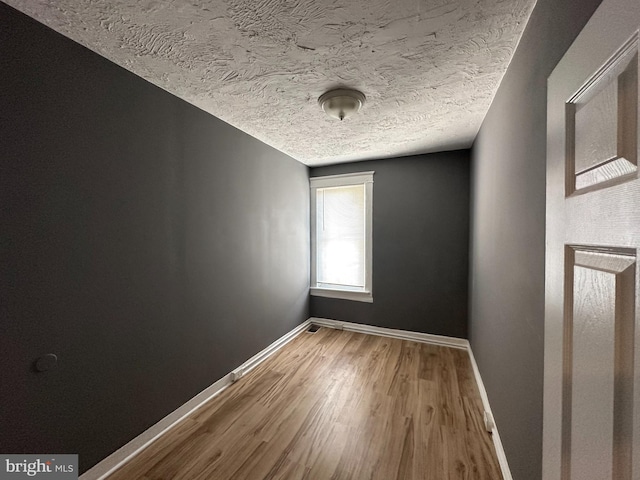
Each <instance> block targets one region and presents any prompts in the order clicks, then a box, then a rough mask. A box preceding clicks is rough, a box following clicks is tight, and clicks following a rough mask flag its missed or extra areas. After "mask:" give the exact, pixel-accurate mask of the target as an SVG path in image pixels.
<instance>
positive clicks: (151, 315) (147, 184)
mask: <svg viewBox="0 0 640 480" xmlns="http://www.w3.org/2000/svg"><path fill="white" fill-rule="evenodd" d="M0 23H1V24H2V28H1V29H0V72H2V74H0V152H1V154H0V206H1V207H0V217H1V222H2V236H1V244H0V245H1V259H0V260H1V262H2V269H1V272H2V278H1V289H0V308H1V311H0V352H1V354H2V357H1V358H2V369H0V386H1V388H0V452H5V453H8V452H12V453H28V452H31V453H79V454H80V465H81V470H83V471H84V470H86V469H87V468H88V467H90V466H92V465H93V464H95V463H96V462H98V461H99V460H100V459H102V458H103V457H105V456H106V455H108V454H110V453H111V452H113V451H114V450H115V449H117V448H118V447H120V446H122V445H123V444H125V443H126V442H127V441H129V440H130V439H132V438H133V437H135V436H136V435H137V434H139V433H140V432H142V431H144V430H145V429H146V428H148V427H149V426H151V425H152V424H153V423H155V422H156V421H158V420H160V419H161V418H162V417H163V416H164V415H166V414H168V413H169V412H171V411H173V410H174V409H175V408H177V407H178V406H180V405H181V404H183V403H184V402H185V401H187V400H188V399H189V398H191V397H192V396H194V395H195V394H197V393H198V392H200V391H201V390H203V389H204V388H206V387H207V386H209V385H210V384H211V383H213V382H214V381H215V380H217V379H219V378H220V377H222V376H223V375H224V374H226V373H227V372H229V371H230V370H231V369H233V368H234V367H236V366H238V365H239V364H240V363H242V362H243V361H244V360H246V359H247V358H249V357H250V356H252V355H253V354H255V353H256V352H258V351H259V350H260V349H262V348H264V347H265V346H267V345H268V344H269V343H271V342H272V341H274V340H275V339H276V338H278V337H280V336H281V335H282V334H284V333H285V332H287V331H289V330H290V329H291V328H293V327H294V326H295V325H297V324H299V323H300V322H302V321H304V320H305V319H306V318H307V317H308V293H307V289H308V275H309V238H308V208H309V202H308V197H309V193H308V169H307V168H306V167H305V166H303V165H301V164H299V163H298V162H296V161H294V160H293V159H291V158H289V157H287V156H286V155H284V154H282V153H279V152H277V151H275V150H273V149H272V148H270V147H268V146H266V145H264V144H263V143H261V142H259V141H257V140H255V139H253V138H251V137H249V136H248V135H246V134H244V133H242V132H240V131H238V130H236V129H234V128H232V127H230V126H229V125H227V124H225V123H224V122H222V121H220V120H217V119H216V118H214V117H212V116H210V115H208V114H206V113H205V112H203V111H201V110H199V109H197V108H195V107H193V106H191V105H189V104H187V103H185V102H183V101H181V100H179V99H178V98H176V97H173V96H171V95H170V94H168V93H166V92H164V91H163V90H161V89H159V88H156V87H154V86H152V85H151V84H149V83H147V82H145V81H144V80H142V79H140V78H138V77H136V76H134V75H133V74H131V73H129V72H127V71H125V70H123V69H121V68H120V67H118V66H116V65H114V64H112V63H110V62H109V61H107V60H105V59H104V58H102V57H100V56H98V55H96V54H94V53H92V52H90V51H89V50H87V49H85V48H83V47H82V46H80V45H78V44H75V43H73V42H71V41H70V40H67V39H65V38H64V37H62V36H60V35H58V34H56V33H54V32H53V31H51V30H49V29H47V28H46V27H44V26H42V25H40V24H38V23H36V22H35V21H33V20H31V19H29V18H27V17H25V16H23V15H22V14H19V13H17V12H16V11H15V10H12V9H11V8H9V7H7V6H6V5H5V4H2V3H0ZM48 352H53V353H55V354H57V355H58V356H59V359H60V361H59V366H58V368H57V369H55V370H52V371H50V372H47V373H35V372H34V370H33V362H34V360H35V359H36V358H37V357H38V356H40V355H42V354H45V353H48Z"/></svg>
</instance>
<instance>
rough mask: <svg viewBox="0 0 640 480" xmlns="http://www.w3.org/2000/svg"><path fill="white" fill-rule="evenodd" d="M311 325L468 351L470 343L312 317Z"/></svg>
mask: <svg viewBox="0 0 640 480" xmlns="http://www.w3.org/2000/svg"><path fill="white" fill-rule="evenodd" d="M309 320H311V323H313V324H314V325H319V326H321V327H329V328H336V329H338V330H348V331H351V332H359V333H368V334H369V335H378V336H381V337H391V338H398V339H400V340H412V341H414V342H422V343H431V344H433V345H441V346H443V347H453V348H462V349H465V350H466V349H467V348H468V347H469V342H468V341H467V340H465V339H463V338H455V337H444V336H442V335H430V334H428V333H420V332H410V331H408V330H395V329H392V328H384V327H374V326H373V325H364V324H361V323H351V322H343V321H340V320H329V319H327V318H316V317H311V318H310V319H309Z"/></svg>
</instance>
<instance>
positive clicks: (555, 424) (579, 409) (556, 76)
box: [543, 0, 640, 480]
mask: <svg viewBox="0 0 640 480" xmlns="http://www.w3.org/2000/svg"><path fill="white" fill-rule="evenodd" d="M639 25H640V2H637V0H604V1H603V3H602V4H601V6H600V8H599V9H598V10H597V11H596V13H595V14H594V15H593V17H592V19H591V20H590V21H589V23H588V24H587V26H586V27H585V28H584V30H583V32H582V33H581V34H580V35H579V36H578V38H577V39H576V41H575V42H574V44H573V45H572V47H571V48H570V49H569V50H568V52H567V53H566V54H565V56H564V57H563V59H562V60H561V61H560V63H559V64H558V66H557V67H556V69H555V70H554V72H553V73H552V75H551V76H550V77H549V83H548V105H547V111H548V122H547V251H546V305H545V386H544V389H545V391H544V436H543V478H544V479H545V480H609V479H611V480H640V465H639V463H638V462H640V441H639V438H640V420H639V418H640V415H639V413H640V412H639V410H640V394H639V392H640V381H639V378H640V376H639V371H640V363H639V360H638V359H639V357H640V346H639V345H640V341H639V338H640V324H639V321H638V312H640V308H639V299H640V295H639V288H638V286H639V285H640V282H639V281H638V278H639V273H638V268H637V261H636V258H637V255H638V248H640V181H639V180H638V168H637V166H638V124H639V122H638V115H639V110H638V77H639V75H638V26H639Z"/></svg>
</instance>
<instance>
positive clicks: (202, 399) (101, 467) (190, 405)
mask: <svg viewBox="0 0 640 480" xmlns="http://www.w3.org/2000/svg"><path fill="white" fill-rule="evenodd" d="M311 324H313V325H318V326H322V327H328V328H335V329H338V330H348V331H352V332H359V333H365V334H369V335H378V336H382V337H390V338H397V339H400V340H411V341H414V342H422V343H429V344H432V345H439V346H444V347H453V348H460V349H463V350H466V351H467V352H468V354H469V359H470V360H471V366H472V367H473V373H474V376H475V379H476V383H477V385H478V390H479V391H480V397H481V398H482V404H483V406H484V409H485V411H486V412H488V413H489V414H490V415H491V418H493V414H492V413H491V407H490V405H489V397H488V396H487V391H486V390H485V388H484V383H483V382H482V377H480V371H479V370H478V365H477V364H476V360H475V358H474V356H473V352H472V351H471V346H470V345H469V341H468V340H465V339H462V338H455V337H445V336H441V335H430V334H427V333H420V332H410V331H407V330H395V329H391V328H383V327H374V326H372V325H364V324H359V323H351V322H343V321H339V320H329V319H326V318H316V317H311V318H309V319H308V320H306V321H305V322H303V323H301V324H300V325H298V326H297V327H296V328H294V329H293V330H291V331H290V332H288V333H286V334H285V335H283V336H282V337H280V338H279V339H278V340H276V341H275V342H273V343H272V344H271V345H269V346H268V347H267V348H265V349H264V350H262V351H260V352H258V353H257V354H256V355H254V356H253V357H251V358H250V359H249V360H247V361H246V362H244V363H243V364H242V365H240V366H239V367H238V368H236V369H235V370H233V371H232V372H230V373H228V374H227V375H225V376H224V377H222V378H221V379H220V380H218V381H217V382H215V383H214V384H212V385H210V386H209V387H207V388H206V389H205V390H203V391H202V392H200V393H199V394H198V395H196V396H195V397H193V398H192V399H191V400H189V401H188V402H187V403H185V404H184V405H182V406H180V407H178V408H177V409H176V410H174V411H173V412H171V413H170V414H169V415H167V416H166V417H164V418H163V419H162V420H160V421H159V422H158V423H156V424H155V425H153V426H152V427H150V428H149V429H147V430H145V431H144V432H142V433H141V434H140V435H138V436H137V437H136V438H134V439H133V440H131V441H130V442H129V443H127V444H126V445H124V446H123V447H121V448H119V449H118V450H116V451H115V452H113V453H112V454H111V455H109V456H108V457H107V458H105V459H104V460H102V461H101V462H100V463H98V464H96V465H95V466H94V467H92V468H91V469H89V470H87V471H86V472H85V473H83V474H82V475H81V476H80V479H79V480H102V479H104V478H106V477H107V476H109V475H110V474H112V473H113V472H114V471H115V470H117V469H118V468H120V467H121V466H122V465H124V464H125V463H126V462H128V461H129V460H131V459H132V458H133V457H135V456H136V455H138V454H139V453H140V452H141V451H142V450H144V449H145V448H146V447H148V446H149V445H150V444H151V443H153V442H154V441H155V440H156V439H157V438H158V437H160V436H161V435H163V434H164V433H165V432H166V431H167V430H169V429H170V428H171V427H173V426H174V425H175V424H177V423H178V422H180V421H181V420H182V419H183V418H185V417H186V416H188V415H189V414H191V413H192V412H194V411H195V410H197V409H198V408H200V407H201V406H202V405H204V404H205V403H206V402H208V401H209V400H211V399H212V398H213V397H215V396H216V395H218V394H220V393H221V392H222V391H223V390H224V389H225V388H227V387H228V386H229V385H231V384H232V383H233V382H234V381H236V380H238V379H240V378H241V377H242V376H244V375H246V374H247V372H249V371H250V370H252V369H253V368H255V367H256V366H257V365H258V364H260V363H261V362H263V361H264V360H266V359H267V358H268V357H269V356H271V355H273V354H274V353H275V352H276V351H277V350H279V349H280V348H281V347H283V346H284V345H285V344H287V343H288V342H290V341H291V340H292V339H293V338H295V337H296V336H297V335H299V334H300V333H302V332H304V331H305V330H306V329H307V328H308V327H309V326H310V325H311ZM492 438H493V443H494V445H495V449H496V453H497V456H498V461H499V463H500V468H501V469H502V475H503V477H504V480H513V478H512V476H511V471H510V470H509V465H508V463H507V457H506V455H505V453H504V449H503V447H502V442H501V441H500V435H499V434H498V429H497V427H496V426H495V424H494V426H493V429H492Z"/></svg>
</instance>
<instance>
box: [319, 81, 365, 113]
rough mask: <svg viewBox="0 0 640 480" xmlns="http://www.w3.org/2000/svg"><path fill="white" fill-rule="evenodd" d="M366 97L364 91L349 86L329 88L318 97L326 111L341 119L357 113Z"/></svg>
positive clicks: (321, 106)
mask: <svg viewBox="0 0 640 480" xmlns="http://www.w3.org/2000/svg"><path fill="white" fill-rule="evenodd" d="M365 100H366V97H365V96H364V94H363V93H362V92H359V91H357V90H350V89H348V88H338V89H336V90H329V91H328V92H326V93H324V94H322V96H321V97H320V98H319V99H318V104H319V105H320V108H322V110H324V112H325V113H326V114H327V115H329V116H331V117H333V118H338V119H340V120H344V119H345V118H347V117H348V116H349V115H352V114H354V113H357V112H358V110H360V108H362V106H363V105H364V101H365Z"/></svg>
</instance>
